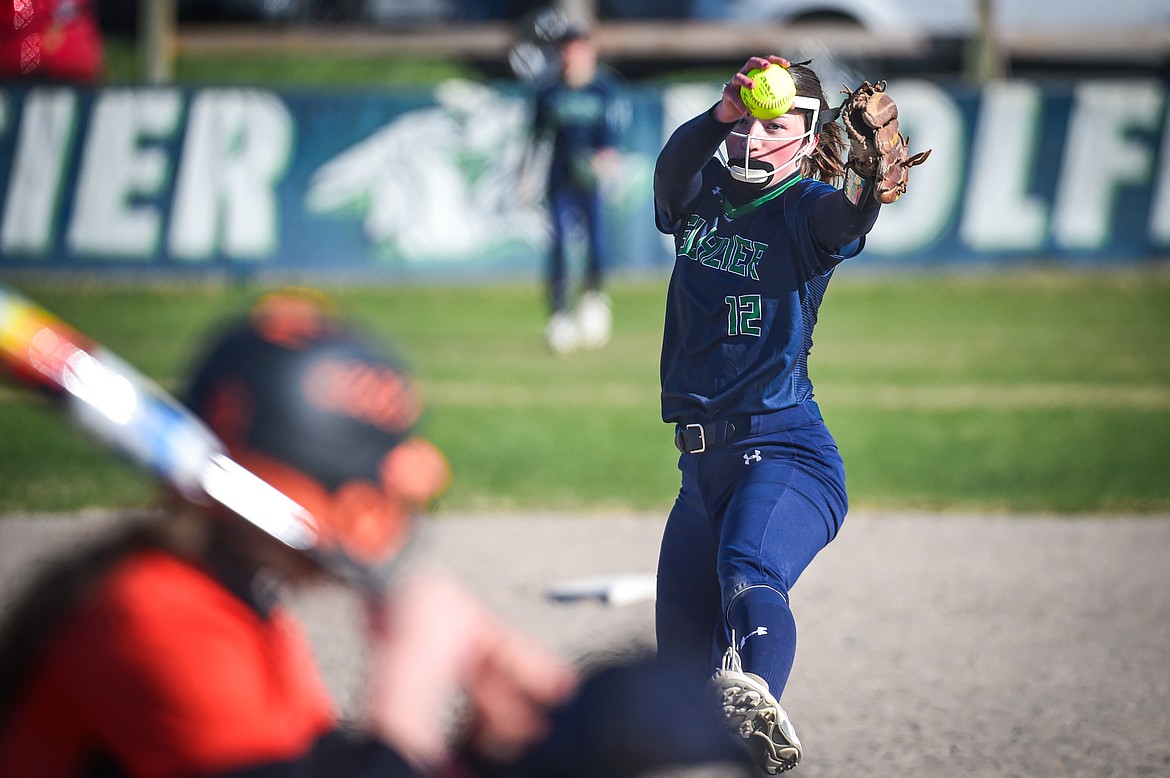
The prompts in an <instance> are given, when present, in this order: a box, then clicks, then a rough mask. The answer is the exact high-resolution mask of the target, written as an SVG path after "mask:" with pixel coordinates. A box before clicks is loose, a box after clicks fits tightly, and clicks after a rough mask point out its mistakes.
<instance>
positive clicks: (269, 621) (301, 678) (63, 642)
mask: <svg viewBox="0 0 1170 778" xmlns="http://www.w3.org/2000/svg"><path fill="white" fill-rule="evenodd" d="M29 672H30V676H29V678H28V680H27V683H26V684H25V685H24V687H23V689H22V691H21V693H20V696H19V697H17V698H16V701H15V705H14V706H13V708H12V709H11V710H10V711H9V713H8V716H7V718H6V721H5V725H4V727H3V728H2V729H0V775H4V776H37V778H55V777H56V776H77V775H85V774H87V772H89V771H91V770H92V769H93V767H94V766H95V765H99V764H100V765H104V766H106V769H109V767H110V766H115V770H114V771H115V772H116V773H120V774H125V775H130V776H159V777H160V778H161V777H162V776H179V775H214V774H220V773H228V772H233V773H235V772H239V771H245V772H246V771H247V770H248V769H249V768H258V767H263V766H268V767H269V768H271V766H279V765H287V766H288V767H290V768H292V767H293V766H295V765H298V764H299V765H300V768H299V769H301V770H302V772H298V773H297V774H298V775H302V774H317V773H316V771H315V770H304V767H305V763H306V762H311V761H314V760H316V761H321V760H322V751H323V750H327V751H329V752H330V757H331V758H333V759H334V762H333V763H332V764H331V765H330V764H326V763H324V762H323V763H322V764H321V765H320V767H321V772H320V773H319V774H322V775H354V774H363V773H365V772H367V771H368V768H371V767H374V766H377V768H378V770H379V774H381V775H384V776H385V775H408V774H410V771H409V769H408V768H407V767H406V765H405V763H403V762H402V761H401V759H399V758H398V757H397V756H396V755H394V753H393V752H392V751H390V750H389V749H388V748H386V747H385V746H384V745H383V744H381V743H378V742H376V741H372V740H367V741H364V742H357V741H354V742H353V743H352V747H349V748H343V747H339V746H338V745H337V744H336V743H335V742H334V743H333V744H332V745H330V746H329V747H328V748H327V749H323V747H322V745H321V744H322V743H323V742H326V741H327V740H329V736H330V735H332V734H334V733H335V732H336V720H335V716H334V712H333V707H332V703H331V701H330V699H329V697H328V694H327V692H326V690H325V688H324V686H323V684H322V682H321V680H320V677H319V674H318V672H317V670H316V668H315V666H314V662H313V658H312V654H311V649H310V646H309V643H308V641H307V639H306V637H305V635H304V633H303V631H302V629H301V627H300V626H299V624H298V623H297V622H296V621H295V620H294V619H293V618H292V616H291V614H290V613H289V612H288V611H287V610H286V609H284V608H282V607H280V606H279V605H278V606H276V607H274V608H272V609H271V610H269V611H267V612H265V611H264V610H263V609H257V608H255V607H253V606H252V605H250V604H249V603H248V602H246V601H245V600H244V599H242V598H241V597H239V596H237V595H236V594H235V593H233V592H232V591H231V590H230V589H229V588H227V587H226V586H224V585H223V584H222V583H221V582H220V581H219V580H217V579H216V578H215V577H213V576H212V575H211V574H209V573H208V572H207V571H205V570H204V569H202V568H200V567H198V566H196V565H194V564H192V563H190V562H187V561H184V560H181V559H178V558H176V557H174V556H172V555H170V554H167V553H164V552H161V551H149V552H145V553H139V554H136V555H134V556H131V557H128V558H127V559H125V560H123V561H122V562H120V563H118V564H117V565H116V566H115V567H114V568H113V569H112V570H111V571H110V573H109V574H108V575H107V576H106V577H105V578H104V579H103V581H102V582H101V584H100V585H99V587H98V589H97V591H96V592H95V593H94V594H93V595H92V596H90V597H88V598H86V600H85V602H84V604H83V605H82V606H81V607H80V608H79V610H78V611H77V612H76V613H75V614H74V615H73V616H72V617H71V618H70V619H69V621H68V622H67V623H66V625H65V626H64V627H63V628H62V629H60V630H58V631H57V632H56V633H55V635H54V637H53V638H52V639H51V641H49V643H48V645H47V646H46V647H45V650H44V651H43V652H42V653H41V654H40V656H39V657H38V659H37V660H36V662H34V664H33V666H32V667H30V668H29ZM359 752H360V753H359ZM338 759H340V761H341V762H345V763H351V764H350V766H351V767H353V768H354V769H352V770H351V769H338V768H340V767H341V765H340V764H339V763H338V762H337V760H338ZM363 764H364V765H365V767H364V768H363V766H362V765H363ZM265 774H269V775H279V774H281V771H277V772H272V770H271V769H268V771H267V772H266V773H265Z"/></svg>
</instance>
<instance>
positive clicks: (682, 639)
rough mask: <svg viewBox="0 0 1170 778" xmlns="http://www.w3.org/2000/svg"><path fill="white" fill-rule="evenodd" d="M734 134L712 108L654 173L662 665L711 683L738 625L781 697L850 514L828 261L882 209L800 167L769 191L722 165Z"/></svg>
mask: <svg viewBox="0 0 1170 778" xmlns="http://www.w3.org/2000/svg"><path fill="white" fill-rule="evenodd" d="M733 126H734V125H733V124H722V123H720V122H717V121H716V120H715V119H713V118H712V117H711V116H710V114H709V112H708V113H705V114H703V115H701V116H698V117H696V118H695V119H692V120H691V121H689V122H687V123H686V124H684V125H682V126H681V127H680V128H679V129H678V130H676V131H675V133H674V134H673V135H672V136H671V138H670V140H669V141H668V142H667V143H666V145H665V147H664V148H663V150H662V152H661V154H660V156H659V159H658V164H657V167H656V170H655V182H654V196H655V212H656V222H657V226H658V228H659V229H660V230H661V231H662V232H665V233H668V234H672V235H673V236H674V243H675V248H676V254H677V256H676V259H675V266H674V271H673V275H672V277H671V280H670V288H669V293H668V296H667V305H666V322H665V330H664V335H663V343H662V364H661V379H662V419H663V421H666V422H669V423H672V424H674V425H675V432H676V435H675V437H676V444H677V445H678V447H679V449H680V451H681V452H682V454H681V456H680V459H679V469H680V470H681V472H682V488H681V489H680V491H679V494H678V498H677V500H676V502H675V505H674V508H673V509H672V511H671V514H670V517H669V519H668V521H667V524H666V529H665V532H664V535H663V539H662V548H661V554H660V558H659V567H658V601H657V617H656V622H657V638H658V650H659V654H660V656H661V657H662V658H663V659H664V660H668V661H670V662H672V663H680V664H682V665H684V666H685V667H686V668H687V669H688V672H694V673H703V674H708V675H709V674H710V673H711V671H712V670H713V669H714V667H715V666H716V663H717V661H718V657H719V656H720V655H721V654H722V653H723V649H724V648H725V647H726V646H727V645H728V641H729V637H730V635H729V630H734V633H735V635H736V638H737V643H739V650H740V653H741V657H742V660H743V667H744V670H746V671H750V672H754V673H756V674H758V675H760V676H762V677H763V678H764V680H766V681H767V682H768V684H769V687H770V688H771V690H772V692H773V694H775V695H776V697H777V698H779V696H780V693H781V691H782V690H783V689H784V685H785V683H786V681H787V679H788V674H789V671H790V670H791V667H792V661H793V658H794V655H795V650H796V625H795V622H794V620H793V617H792V613H791V611H790V610H789V606H788V592H789V589H790V588H791V587H792V585H793V584H794V583H795V582H796V579H797V577H798V576H799V575H800V574H801V572H802V571H803V570H804V569H805V567H806V566H807V565H808V564H809V562H810V561H811V560H812V558H813V557H814V556H815V555H816V554H817V552H818V551H820V550H821V549H822V548H824V546H825V545H826V544H828V543H829V542H830V541H831V540H832V539H833V537H834V536H835V535H836V534H837V531H838V529H840V527H841V522H842V520H843V519H844V517H845V512H846V510H847V507H848V499H847V496H846V492H845V471H844V468H843V466H842V462H841V457H840V454H839V453H838V451H837V445H836V443H835V442H834V440H833V437H832V435H830V433H829V431H828V429H827V428H826V426H825V423H824V421H823V420H822V418H821V414H820V411H819V409H818V408H817V405H816V403H815V402H814V401H813V387H812V383H811V382H810V380H809V376H808V355H809V350H810V349H811V348H812V334H813V327H814V325H815V324H816V321H817V311H818V308H819V306H820V304H821V300H822V298H823V296H824V294H825V290H826V287H827V286H828V283H829V279H830V277H831V276H832V273H833V269H834V267H835V266H836V265H837V264H838V263H840V262H841V261H842V260H843V259H846V258H847V257H851V256H854V255H856V254H857V253H858V252H859V251H860V250H861V248H862V246H863V245H864V235H865V233H867V232H868V231H869V229H870V228H871V227H872V226H873V223H874V221H875V219H876V217H877V211H878V206H877V205H876V203H874V202H873V201H872V198H869V197H868V196H866V197H863V198H861V199H860V200H859V202H861V203H862V205H861V206H860V207H859V206H856V205H854V204H853V203H852V202H850V201H849V200H848V199H846V197H845V196H844V194H843V193H842V192H841V191H840V190H838V189H836V188H834V187H832V186H829V185H828V184H825V183H823V182H820V181H816V180H811V179H804V178H801V177H800V174H799V173H794V174H793V175H792V176H790V177H788V178H787V179H785V180H784V181H782V182H779V183H777V184H776V185H774V186H772V187H770V188H768V189H761V188H760V187H758V186H751V185H747V184H743V183H742V182H739V181H736V180H735V179H733V178H732V177H731V175H730V173H729V172H728V170H727V168H726V167H725V166H724V165H723V164H722V163H721V162H720V161H718V160H717V159H714V158H713V154H714V153H715V151H716V149H717V148H718V147H719V145H720V143H722V142H723V140H724V139H725V138H726V137H727V135H728V134H729V132H730V131H731V129H732V128H733ZM866 194H867V193H866ZM867 203H868V204H867Z"/></svg>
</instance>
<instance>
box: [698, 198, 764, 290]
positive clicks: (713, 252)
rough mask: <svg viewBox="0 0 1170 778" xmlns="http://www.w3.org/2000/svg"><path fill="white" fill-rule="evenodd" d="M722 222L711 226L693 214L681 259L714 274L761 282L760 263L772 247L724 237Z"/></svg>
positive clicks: (739, 238) (730, 236) (729, 236)
mask: <svg viewBox="0 0 1170 778" xmlns="http://www.w3.org/2000/svg"><path fill="white" fill-rule="evenodd" d="M718 221H719V220H718V219H716V220H715V223H714V224H712V225H710V226H708V224H707V220H706V219H704V218H703V217H702V216H699V215H698V214H691V216H690V218H689V219H688V220H687V226H686V227H685V228H684V230H683V239H682V251H681V252H680V253H679V256H681V257H686V258H687V259H690V260H694V261H696V262H698V263H699V264H701V265H704V266H706V267H709V268H712V269H714V270H722V271H724V272H725V273H733V274H735V275H737V276H743V277H745V278H751V279H752V280H753V281H759V280H760V274H759V266H760V259H762V258H763V256H764V252H765V251H767V250H768V244H767V243H761V242H760V241H757V240H748V239H747V238H744V237H741V236H739V235H720V234H719V231H718Z"/></svg>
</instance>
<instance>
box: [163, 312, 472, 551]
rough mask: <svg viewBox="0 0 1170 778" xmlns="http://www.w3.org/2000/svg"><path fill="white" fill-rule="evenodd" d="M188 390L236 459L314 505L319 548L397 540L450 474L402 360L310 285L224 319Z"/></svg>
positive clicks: (379, 547) (397, 544)
mask: <svg viewBox="0 0 1170 778" xmlns="http://www.w3.org/2000/svg"><path fill="white" fill-rule="evenodd" d="M185 399H186V402H187V405H188V407H189V408H191V409H192V410H193V411H194V412H195V413H196V414H197V415H199V416H200V417H201V418H202V419H203V420H204V421H205V422H206V423H207V424H208V426H209V427H211V429H212V431H214V432H215V433H216V434H217V435H218V436H219V437H220V439H221V440H222V441H223V443H224V445H225V446H226V447H227V449H228V453H229V454H230V455H231V457H232V459H234V460H235V461H236V462H238V463H239V464H240V465H242V466H243V467H245V468H247V469H248V470H250V471H251V472H252V473H254V474H255V475H257V476H259V477H260V478H262V479H263V480H265V481H267V482H268V483H269V484H270V485H272V486H274V487H276V488H277V489H279V490H280V491H281V492H283V493H284V494H285V495H286V496H288V497H289V498H291V499H293V500H294V501H296V502H297V503H299V504H300V505H301V506H302V507H303V508H305V509H306V510H307V511H308V512H309V513H310V514H312V516H313V518H314V520H315V521H316V523H317V525H318V527H317V530H318V535H319V539H318V545H319V546H321V547H322V548H321V549H320V550H323V551H327V552H338V551H339V552H342V553H344V554H346V555H347V556H349V557H351V558H353V559H354V560H355V561H358V562H360V563H362V564H365V565H372V564H377V563H380V562H383V561H385V560H387V559H389V558H391V557H393V556H394V555H395V554H396V553H397V552H398V551H399V550H400V549H401V547H402V545H403V543H404V542H405V540H406V538H407V537H408V535H409V531H410V522H411V518H412V516H413V514H415V513H416V512H417V510H418V509H419V508H420V507H421V506H422V505H423V504H425V503H426V502H427V501H428V500H430V499H431V498H432V497H434V496H435V495H437V494H438V493H439V492H441V491H442V490H443V489H444V488H445V487H446V485H447V482H448V480H449V470H448V467H447V463H446V460H445V459H444V457H443V455H442V454H441V453H440V452H439V450H438V449H437V448H435V446H433V445H432V444H431V443H429V442H428V441H426V440H424V439H422V438H420V437H417V436H416V435H415V434H414V428H415V425H416V423H417V422H418V420H419V418H420V415H421V413H422V397H421V393H420V389H419V386H418V384H417V382H416V381H415V379H414V378H413V377H412V376H411V375H410V374H409V373H408V372H407V371H406V370H405V369H404V367H403V365H402V362H401V360H400V359H399V358H398V356H397V355H396V354H395V353H394V352H393V351H392V350H391V349H390V348H389V346H387V345H385V344H380V343H377V342H375V341H374V340H373V339H372V338H370V337H369V336H368V335H366V334H364V333H362V332H359V331H358V330H357V329H356V328H354V327H353V326H352V325H350V324H349V323H348V322H347V321H345V320H344V319H343V318H342V317H341V316H340V315H339V314H338V312H337V309H336V307H335V306H334V305H333V304H332V303H331V302H330V301H329V300H328V298H326V297H325V296H324V295H320V294H317V293H313V292H311V291H308V290H299V291H287V292H279V293H274V294H270V295H268V296H266V297H264V298H262V299H261V300H260V301H259V302H258V303H257V304H256V305H255V306H254V307H253V308H252V310H251V311H250V312H249V314H248V315H247V316H245V317H242V318H241V319H239V320H236V321H233V322H231V323H229V324H228V325H227V326H226V327H225V328H223V329H222V330H221V332H220V333H219V334H218V335H217V336H216V337H215V338H214V339H213V341H212V343H211V344H210V347H209V348H208V350H207V352H206V354H205V355H204V357H203V358H202V359H200V360H199V361H198V362H197V363H196V365H195V369H194V371H193V375H192V378H191V381H190V386H189V389H188V391H187V395H186V398H185Z"/></svg>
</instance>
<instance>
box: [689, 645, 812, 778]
mask: <svg viewBox="0 0 1170 778" xmlns="http://www.w3.org/2000/svg"><path fill="white" fill-rule="evenodd" d="M711 686H712V687H713V688H714V689H715V692H716V694H717V695H718V697H719V701H720V703H721V704H722V706H723V715H724V717H725V718H726V719H727V723H728V724H729V725H730V726H731V729H732V731H733V732H735V734H737V735H739V736H740V737H742V738H743V739H744V740H746V741H747V745H748V747H749V748H750V749H751V752H752V754H753V756H755V758H756V761H757V762H758V763H759V765H760V767H761V768H762V769H763V770H764V772H765V773H767V774H768V775H776V774H777V773H783V772H787V771H788V770H791V769H792V768H793V767H796V765H798V764H799V763H800V758H801V756H802V755H803V751H802V749H801V747H800V739H799V738H798V737H797V736H796V730H795V729H794V728H793V726H792V722H791V721H789V719H788V714H787V713H785V712H784V709H783V708H781V707H780V703H779V701H777V700H776V698H775V697H773V696H772V693H771V692H770V691H769V690H768V682H767V681H765V680H764V679H763V678H761V677H760V676H758V675H756V674H755V673H745V672H743V667H742V666H741V664H740V661H739V652H738V651H736V650H735V646H734V645H732V646H729V647H728V648H727V651H726V653H724V654H723V663H722V666H721V667H720V668H719V669H718V670H716V671H715V674H714V675H712V676H711Z"/></svg>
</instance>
